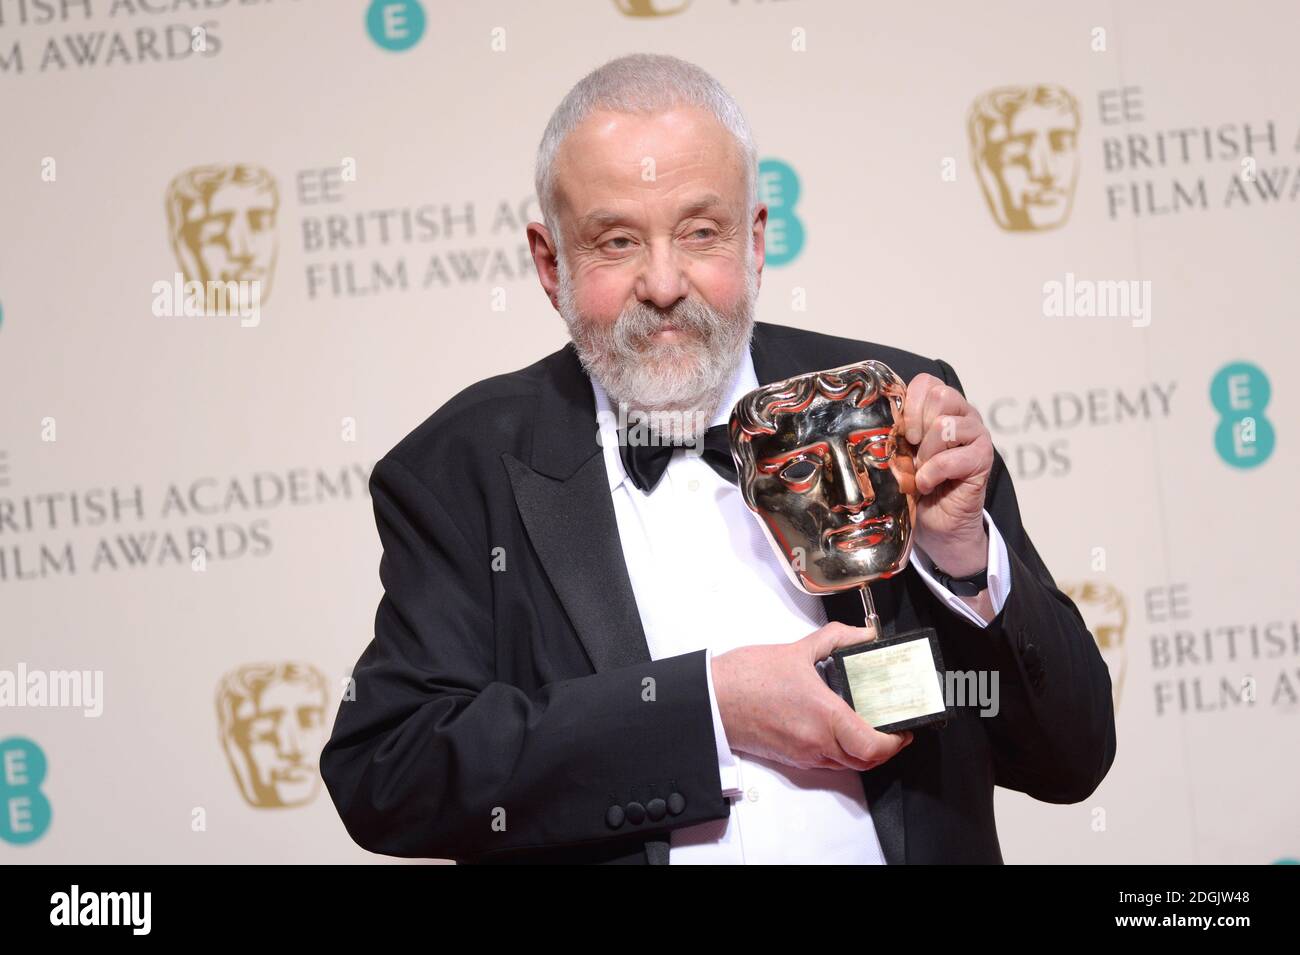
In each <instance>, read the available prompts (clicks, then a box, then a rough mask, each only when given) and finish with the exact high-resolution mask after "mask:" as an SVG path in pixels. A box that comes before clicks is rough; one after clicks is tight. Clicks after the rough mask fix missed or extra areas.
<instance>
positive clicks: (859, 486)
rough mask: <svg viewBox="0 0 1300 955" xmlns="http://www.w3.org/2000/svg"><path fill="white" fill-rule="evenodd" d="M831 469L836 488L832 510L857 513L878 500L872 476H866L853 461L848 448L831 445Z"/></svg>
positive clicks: (833, 493) (833, 494)
mask: <svg viewBox="0 0 1300 955" xmlns="http://www.w3.org/2000/svg"><path fill="white" fill-rule="evenodd" d="M831 470H832V477H833V478H834V482H833V483H834V486H835V490H834V491H833V492H832V497H833V503H832V505H831V510H833V511H844V512H847V513H850V514H856V513H857V512H858V511H860V510H862V509H863V508H864V507H866V506H867V505H868V504H872V503H874V502H875V500H876V494H875V491H874V490H872V487H871V480H870V478H864V476H863V475H862V474H860V473H859V472H858V467H857V465H856V464H854V463H853V456H852V455H851V454H850V453H849V451H848V449H847V448H845V447H843V446H841V445H838V444H832V445H831Z"/></svg>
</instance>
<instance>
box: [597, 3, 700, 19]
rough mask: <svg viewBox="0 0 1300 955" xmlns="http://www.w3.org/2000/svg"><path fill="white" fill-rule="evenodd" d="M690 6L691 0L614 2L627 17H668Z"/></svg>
mask: <svg viewBox="0 0 1300 955" xmlns="http://www.w3.org/2000/svg"><path fill="white" fill-rule="evenodd" d="M690 5H691V0H614V6H616V7H618V10H619V12H620V13H622V14H623V15H624V16H627V17H668V16H672V15H673V14H674V13H681V12H682V11H683V10H685V9H686V8H687V7H689V6H690Z"/></svg>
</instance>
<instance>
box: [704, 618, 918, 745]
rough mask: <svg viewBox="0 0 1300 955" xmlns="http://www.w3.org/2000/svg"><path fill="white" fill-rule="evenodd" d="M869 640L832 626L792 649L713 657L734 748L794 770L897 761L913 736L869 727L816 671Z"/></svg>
mask: <svg viewBox="0 0 1300 955" xmlns="http://www.w3.org/2000/svg"><path fill="white" fill-rule="evenodd" d="M874 639H875V634H874V633H873V632H872V631H871V630H870V629H868V628H866V627H850V626H848V625H847V624H843V623H834V622H832V623H828V624H826V626H824V627H822V628H821V629H819V630H815V631H813V632H812V633H810V634H808V636H806V637H804V638H803V639H802V640H796V641H794V642H793V643H778V644H769V645H762V646H749V647H738V648H736V649H735V650H731V651H729V652H727V653H723V654H721V655H719V656H715V657H713V692H714V695H715V696H716V698H717V701H718V712H719V714H720V715H721V717H722V725H723V727H724V728H725V729H726V731H727V742H728V743H729V744H730V746H731V748H732V750H734V751H736V752H741V753H749V754H751V755H753V756H760V757H762V758H764V759H770V760H775V761H776V762H779V763H784V764H786V765H787V766H794V767H796V768H798V769H852V770H865V769H874V768H875V767H877V766H879V765H881V764H882V763H884V762H886V761H887V760H889V759H890V758H892V757H893V756H895V755H896V754H897V753H898V752H899V750H901V749H902V748H903V747H904V746H907V745H908V744H910V743H911V742H912V733H911V731H910V730H905V731H904V732H902V733H881V732H879V731H878V730H875V729H872V727H870V726H868V725H867V723H866V721H865V720H863V719H862V717H860V716H859V715H858V714H857V713H856V712H855V711H854V710H853V707H851V706H849V705H848V704H847V703H845V702H844V701H843V700H842V699H840V697H839V696H838V695H836V693H835V691H834V690H832V689H831V688H830V687H828V686H827V685H826V684H825V682H823V680H822V678H821V676H819V675H818V673H817V668H816V664H817V661H819V660H823V659H825V658H826V657H828V656H830V655H831V651H832V650H836V649H838V648H839V647H847V646H852V645H853V644H855V643H862V642H863V641H865V640H874Z"/></svg>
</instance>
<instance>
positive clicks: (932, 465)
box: [916, 435, 993, 495]
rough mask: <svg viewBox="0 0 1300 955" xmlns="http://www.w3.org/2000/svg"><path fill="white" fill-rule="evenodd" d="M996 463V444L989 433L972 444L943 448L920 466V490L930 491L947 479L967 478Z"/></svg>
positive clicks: (918, 472)
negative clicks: (994, 456)
mask: <svg viewBox="0 0 1300 955" xmlns="http://www.w3.org/2000/svg"><path fill="white" fill-rule="evenodd" d="M992 463H993V444H992V442H991V441H990V440H989V439H988V437H987V436H986V435H981V436H980V437H978V438H976V439H975V441H974V442H973V443H971V444H966V445H962V446H960V447H956V448H948V449H947V450H944V451H940V452H939V453H938V454H936V455H935V456H934V457H932V458H930V459H929V460H927V461H924V462H922V464H921V466H920V467H919V468H917V469H916V491H917V493H918V494H922V495H924V494H929V493H930V492H931V491H933V490H934V489H935V488H937V487H939V486H940V485H942V484H943V483H944V482H945V481H950V480H955V481H964V480H966V479H967V478H969V477H971V476H972V475H978V474H985V473H987V472H988V470H989V468H990V467H991V466H992Z"/></svg>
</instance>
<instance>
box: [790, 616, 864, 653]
mask: <svg viewBox="0 0 1300 955" xmlns="http://www.w3.org/2000/svg"><path fill="white" fill-rule="evenodd" d="M803 639H804V642H805V643H807V644H808V652H809V658H810V659H811V661H812V662H813V663H816V662H817V661H818V660H825V659H826V658H827V657H828V656H830V655H831V653H833V652H834V651H835V650H838V649H839V648H840V647H851V646H853V645H854V644H855V643H866V642H867V641H869V640H874V639H876V633H875V631H874V630H872V629H871V628H870V627H869V626H868V627H850V626H849V625H848V624H846V623H838V622H835V621H832V622H831V623H828V624H826V626H824V627H821V628H820V629H818V630H814V631H813V632H812V633H810V634H808V636H806V637H804V638H803Z"/></svg>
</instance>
